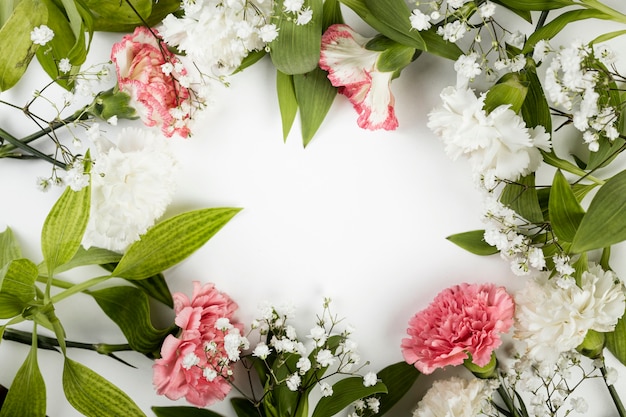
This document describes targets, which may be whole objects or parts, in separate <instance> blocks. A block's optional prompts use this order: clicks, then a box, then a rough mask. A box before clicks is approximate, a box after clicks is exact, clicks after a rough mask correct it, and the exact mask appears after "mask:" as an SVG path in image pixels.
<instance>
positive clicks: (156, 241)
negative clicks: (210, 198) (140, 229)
mask: <svg viewBox="0 0 626 417" xmlns="http://www.w3.org/2000/svg"><path fill="white" fill-rule="evenodd" d="M240 210H241V209H238V208H209V209H201V210H195V211H190V212H187V213H183V214H179V215H178V216H175V217H172V218H171V219H168V220H165V221H163V222H161V223H159V224H157V225H156V226H154V227H152V228H151V229H150V230H148V231H147V232H146V234H145V235H143V236H142V237H141V239H140V240H138V241H136V242H135V243H133V244H132V245H131V246H130V247H129V248H128V250H127V251H126V253H125V254H124V256H123V257H122V259H121V260H120V262H119V264H117V267H116V268H115V269H114V270H113V272H112V273H111V275H112V276H116V277H120V278H126V279H133V280H134V279H144V278H148V277H151V276H153V275H156V274H158V273H160V272H162V271H165V270H166V269H168V268H170V267H172V266H174V265H176V264H177V263H179V262H180V261H182V260H183V259H185V258H187V257H188V256H189V255H191V254H192V253H194V252H195V251H196V250H197V249H199V248H200V247H201V246H202V245H204V244H205V243H206V242H207V241H208V240H209V239H210V238H211V237H213V235H215V234H216V233H217V232H218V231H219V230H220V229H221V228H222V227H224V226H225V225H226V223H228V221H229V220H230V219H232V218H233V216H235V214H237V213H238V212H239V211H240Z"/></svg>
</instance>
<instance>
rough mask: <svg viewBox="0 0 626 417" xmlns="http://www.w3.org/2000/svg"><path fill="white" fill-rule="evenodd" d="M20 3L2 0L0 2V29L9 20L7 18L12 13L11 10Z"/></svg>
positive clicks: (15, 0)
mask: <svg viewBox="0 0 626 417" xmlns="http://www.w3.org/2000/svg"><path fill="white" fill-rule="evenodd" d="M19 2H20V0H3V1H0V27H2V25H4V23H5V22H6V21H7V20H9V16H11V13H13V9H15V6H17V4H18V3H19Z"/></svg>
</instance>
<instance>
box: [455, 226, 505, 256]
mask: <svg viewBox="0 0 626 417" xmlns="http://www.w3.org/2000/svg"><path fill="white" fill-rule="evenodd" d="M446 239H448V240H449V241H450V242H452V243H454V244H455V245H457V246H459V247H461V248H463V249H465V250H466V251H468V252H470V253H473V254H474V255H480V256H489V255H493V254H494V253H498V249H497V248H496V247H495V246H491V245H490V244H489V243H487V242H485V231H484V230H471V231H469V232H463V233H457V234H454V235H450V236H448V237H447V238H446Z"/></svg>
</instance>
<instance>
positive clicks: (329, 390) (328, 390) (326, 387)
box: [320, 382, 333, 397]
mask: <svg viewBox="0 0 626 417" xmlns="http://www.w3.org/2000/svg"><path fill="white" fill-rule="evenodd" d="M320 391H321V392H322V397H330V396H331V395H333V387H331V386H330V384H329V383H328V382H322V383H321V384H320Z"/></svg>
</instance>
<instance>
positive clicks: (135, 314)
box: [89, 287, 171, 354]
mask: <svg viewBox="0 0 626 417" xmlns="http://www.w3.org/2000/svg"><path fill="white" fill-rule="evenodd" d="M89 294H91V296H93V298H94V299H95V300H96V302H97V303H98V305H99V306H100V308H101V309H102V311H104V313H105V314H106V315H107V316H109V318H110V319H111V320H113V321H114V322H115V324H117V325H118V326H119V327H120V329H121V330H122V333H124V336H125V337H126V340H128V344H129V345H130V347H131V348H133V350H135V351H137V352H141V353H146V354H148V353H154V352H158V351H159V348H160V346H161V344H162V342H163V339H164V338H165V336H167V334H168V333H169V332H170V330H171V329H155V328H154V326H153V325H152V321H151V320H150V304H149V302H148V296H147V295H145V294H144V293H143V291H141V290H140V289H138V288H135V287H111V288H105V289H103V290H98V291H91V292H90V293H89Z"/></svg>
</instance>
